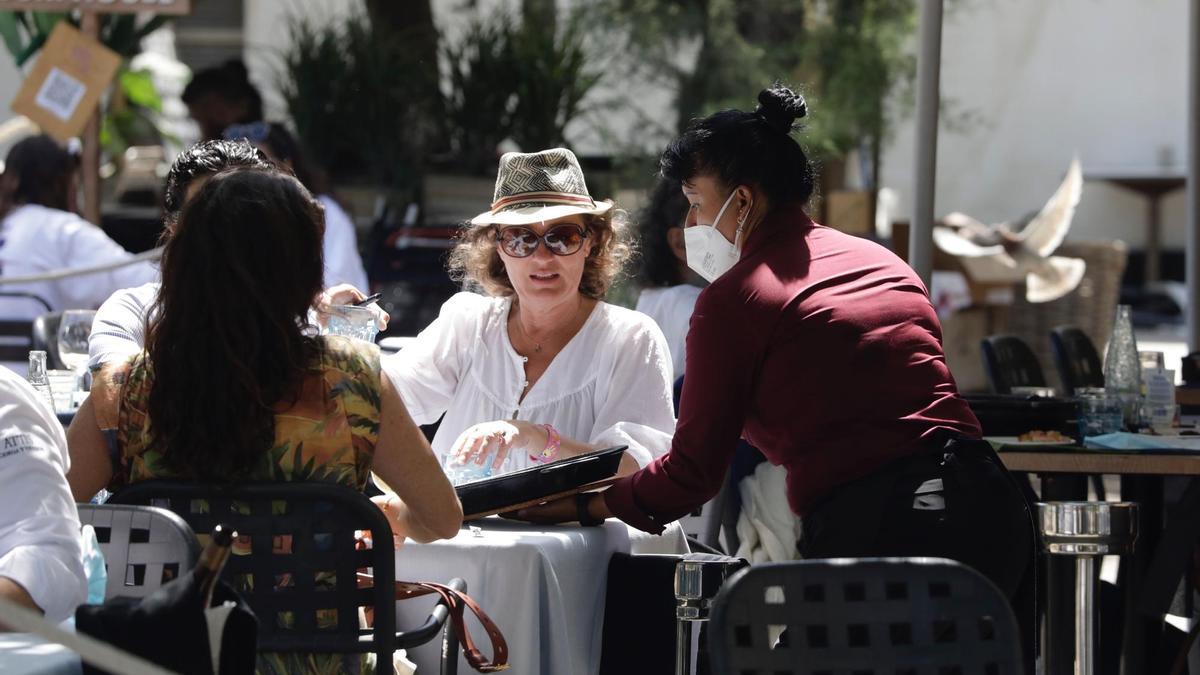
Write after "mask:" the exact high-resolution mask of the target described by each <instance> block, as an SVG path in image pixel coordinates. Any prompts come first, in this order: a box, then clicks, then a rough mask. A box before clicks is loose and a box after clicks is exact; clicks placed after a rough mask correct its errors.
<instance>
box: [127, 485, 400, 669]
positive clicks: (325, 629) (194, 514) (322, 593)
mask: <svg viewBox="0 0 1200 675" xmlns="http://www.w3.org/2000/svg"><path fill="white" fill-rule="evenodd" d="M111 501H115V502H120V503H127V504H129V503H132V504H152V505H155V506H161V507H164V508H167V509H170V510H171V511H174V512H175V513H176V514H178V515H180V516H181V517H182V518H183V519H184V520H186V521H187V522H188V523H189V524H191V526H192V528H193V529H195V530H196V531H198V532H211V531H212V529H213V527H215V526H216V525H217V523H228V524H230V525H232V526H233V527H234V529H235V530H237V532H238V539H237V541H236V542H235V544H234V550H233V555H231V556H229V559H228V561H227V562H226V563H225V571H224V573H223V576H222V578H223V579H225V580H226V581H228V582H229V583H230V584H231V585H232V586H233V587H234V588H235V589H237V590H238V592H240V593H241V594H242V596H243V597H244V598H245V599H246V602H247V603H248V604H249V605H250V608H251V609H252V610H254V613H255V615H257V616H258V621H259V628H258V648H259V651H263V652H305V653H314V652H315V653H371V652H374V653H375V654H376V655H377V658H378V659H379V660H378V661H377V662H378V663H381V664H385V663H391V662H392V653H393V652H394V651H395V648H396V641H397V638H396V613H395V611H394V610H393V609H392V608H393V607H394V606H395V583H394V581H395V574H396V570H395V549H394V547H393V546H392V545H391V543H392V530H391V527H390V526H389V525H388V522H387V518H386V517H385V516H384V515H383V512H382V511H381V510H380V509H379V508H378V507H377V506H375V504H374V503H372V502H371V500H370V499H368V498H367V497H366V496H365V495H363V494H362V493H361V492H358V491H356V490H353V489H350V488H348V487H345V486H341V485H335V484H331V483H318V482H311V481H297V482H278V483H242V484H220V485H209V484H202V483H180V482H171V481H146V482H140V483H133V484H130V485H128V486H126V487H125V488H124V489H122V490H121V491H120V492H118V493H117V494H115V495H113V496H112V498H111ZM356 530H362V531H369V532H370V533H371V534H370V536H371V539H372V541H374V542H377V544H378V545H375V546H372V547H371V548H369V549H364V550H359V549H358V548H357V547H356V539H355V531H356ZM365 568H372V571H373V574H374V577H375V580H374V585H373V587H369V588H359V587H358V580H357V576H356V573H357V571H358V570H361V569H365ZM377 606H378V607H384V608H387V611H377V612H375V620H374V629H373V630H372V629H369V628H367V629H364V628H360V627H359V608H360V607H366V608H374V607H377ZM318 612H320V613H321V615H322V617H321V620H320V623H319V622H318V617H317V614H318ZM330 624H332V625H330Z"/></svg>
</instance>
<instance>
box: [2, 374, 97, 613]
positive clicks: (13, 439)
mask: <svg viewBox="0 0 1200 675" xmlns="http://www.w3.org/2000/svg"><path fill="white" fill-rule="evenodd" d="M70 466H71V460H70V457H69V455H68V454H67V439H66V437H65V436H64V435H63V428H62V424H61V423H59V421H58V418H57V417H55V415H54V411H53V410H50V408H49V406H47V405H46V403H45V401H43V400H41V399H40V398H39V397H38V395H37V394H36V393H35V392H34V391H33V388H32V387H30V386H29V384H28V383H27V382H25V380H24V379H22V378H20V377H17V376H16V375H14V374H13V373H10V372H8V371H7V370H5V369H3V368H0V598H4V599H5V600H9V601H11V602H15V603H16V604H18V605H21V606H23V607H26V608H28V609H32V610H34V611H37V612H41V613H43V614H45V616H46V619H47V620H49V621H52V622H55V623H57V622H60V621H63V620H65V619H67V618H69V617H71V616H73V615H74V613H75V607H76V606H77V605H79V604H80V603H81V602H83V601H84V600H85V599H86V598H87V580H86V578H85V573H84V568H83V549H82V542H81V539H80V535H79V513H78V511H77V510H76V508H75V500H74V499H72V498H71V490H70V488H69V487H68V486H67V478H66V475H65V474H66V472H67V470H68V469H69V468H70ZM3 629H4V628H3V625H0V630H3Z"/></svg>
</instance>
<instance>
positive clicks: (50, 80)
mask: <svg viewBox="0 0 1200 675" xmlns="http://www.w3.org/2000/svg"><path fill="white" fill-rule="evenodd" d="M86 91H87V87H86V86H84V84H83V83H82V82H80V81H79V80H77V79H75V78H73V77H71V76H70V75H68V74H66V73H64V72H63V71H61V70H59V69H58V68H53V67H52V68H50V74H49V75H47V76H46V81H45V82H43V83H42V86H41V88H40V89H38V93H37V98H35V99H34V100H35V101H36V102H37V104H38V105H39V106H41V107H43V108H45V109H46V110H49V111H50V113H51V114H53V115H54V116H55V117H57V118H59V119H60V120H62V121H64V122H66V121H67V120H69V119H71V116H72V115H74V114H75V108H77V107H79V101H80V100H82V99H83V94H84V93H85V92H86Z"/></svg>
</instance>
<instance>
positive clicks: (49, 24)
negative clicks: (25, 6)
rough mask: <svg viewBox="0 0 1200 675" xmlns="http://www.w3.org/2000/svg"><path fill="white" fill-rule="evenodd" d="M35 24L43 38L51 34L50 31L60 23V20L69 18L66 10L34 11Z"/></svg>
mask: <svg viewBox="0 0 1200 675" xmlns="http://www.w3.org/2000/svg"><path fill="white" fill-rule="evenodd" d="M32 14H33V25H34V26H36V27H37V31H38V33H40V34H41V35H42V36H43V39H45V38H46V37H49V36H50V31H52V30H54V27H55V26H56V25H58V22H59V21H62V20H63V19H65V18H67V15H66V13H65V12H32Z"/></svg>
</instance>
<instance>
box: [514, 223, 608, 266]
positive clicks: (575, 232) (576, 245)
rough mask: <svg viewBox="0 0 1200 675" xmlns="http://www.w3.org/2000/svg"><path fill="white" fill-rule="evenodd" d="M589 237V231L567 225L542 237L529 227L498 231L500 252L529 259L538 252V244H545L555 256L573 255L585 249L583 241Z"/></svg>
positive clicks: (554, 229) (555, 228)
mask: <svg viewBox="0 0 1200 675" xmlns="http://www.w3.org/2000/svg"><path fill="white" fill-rule="evenodd" d="M587 236H588V234H587V230H585V229H583V228H582V227H580V226H578V225H571V224H566V223H564V224H562V225H555V226H554V227H552V228H550V229H549V230H546V234H543V235H540V236H539V235H538V233H537V232H534V231H533V230H532V229H530V228H528V227H524V226H521V225H516V226H513V227H506V228H504V229H501V230H498V231H497V233H496V241H497V242H498V243H499V244H500V250H502V251H504V252H505V253H507V254H508V255H510V256H512V257H514V258H528V257H529V256H531V255H533V252H534V251H536V250H537V247H538V244H545V245H546V250H548V251H550V252H551V253H553V254H554V255H572V254H574V253H577V252H578V251H579V249H581V248H583V240H584V239H587Z"/></svg>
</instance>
